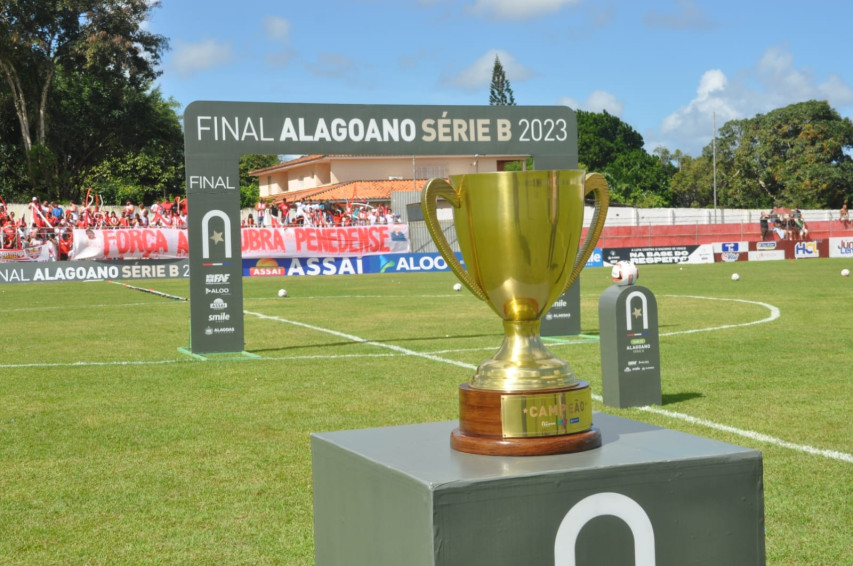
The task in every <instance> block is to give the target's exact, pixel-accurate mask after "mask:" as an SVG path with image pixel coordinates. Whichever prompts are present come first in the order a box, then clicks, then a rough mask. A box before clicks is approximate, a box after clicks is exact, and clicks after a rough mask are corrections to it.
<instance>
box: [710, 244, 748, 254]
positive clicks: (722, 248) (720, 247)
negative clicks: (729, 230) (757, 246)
mask: <svg viewBox="0 0 853 566" xmlns="http://www.w3.org/2000/svg"><path fill="white" fill-rule="evenodd" d="M712 245H713V246H714V253H715V254H726V253H741V252H747V251H749V242H715V243H714V244H712Z"/></svg>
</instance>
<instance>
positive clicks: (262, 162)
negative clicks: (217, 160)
mask: <svg viewBox="0 0 853 566" xmlns="http://www.w3.org/2000/svg"><path fill="white" fill-rule="evenodd" d="M277 163H279V158H278V156H277V155H261V154H247V155H244V156H242V157H241V158H240V206H241V207H243V208H247V207H254V206H255V204H257V202H258V199H259V198H260V185H259V183H260V180H259V179H258V177H255V176H252V175H249V171H254V170H255V169H263V168H264V167H270V166H272V165H275V164H277Z"/></svg>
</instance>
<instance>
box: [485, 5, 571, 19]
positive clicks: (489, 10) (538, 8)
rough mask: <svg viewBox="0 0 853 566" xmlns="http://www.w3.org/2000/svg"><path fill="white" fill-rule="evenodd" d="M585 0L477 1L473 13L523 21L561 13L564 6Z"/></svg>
mask: <svg viewBox="0 0 853 566" xmlns="http://www.w3.org/2000/svg"><path fill="white" fill-rule="evenodd" d="M582 2H583V0H524V1H523V2H520V1H519V0H476V1H475V2H474V6H472V7H471V11H472V12H474V13H475V14H481V15H485V16H490V17H494V18H496V19H499V20H521V19H530V18H536V17H539V16H543V15H545V14H553V13H556V12H559V11H560V9H561V8H562V7H563V6H570V5H574V4H580V3H582Z"/></svg>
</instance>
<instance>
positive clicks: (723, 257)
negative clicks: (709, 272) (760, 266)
mask: <svg viewBox="0 0 853 566" xmlns="http://www.w3.org/2000/svg"><path fill="white" fill-rule="evenodd" d="M746 260H747V255H746V253H739V252H721V253H715V254H714V261H723V262H733V261H746Z"/></svg>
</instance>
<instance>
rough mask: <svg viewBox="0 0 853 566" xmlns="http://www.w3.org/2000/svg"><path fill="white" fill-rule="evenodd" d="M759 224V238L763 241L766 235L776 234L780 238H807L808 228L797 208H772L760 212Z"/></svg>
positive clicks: (798, 239) (800, 239) (799, 239)
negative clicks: (768, 210)
mask: <svg viewBox="0 0 853 566" xmlns="http://www.w3.org/2000/svg"><path fill="white" fill-rule="evenodd" d="M759 225H760V226H761V240H762V241H764V240H765V239H766V238H767V236H768V235H770V236H771V237H772V234H774V233H775V234H776V235H777V236H778V237H779V239H780V240H796V241H802V240H807V239H808V237H809V228H808V226H806V221H805V220H804V219H803V213H802V211H801V210H800V209H799V208H795V209H793V210H790V209H787V208H775V207H774V208H773V210H771V211H770V212H763V211H762V212H761V218H760V220H759Z"/></svg>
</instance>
